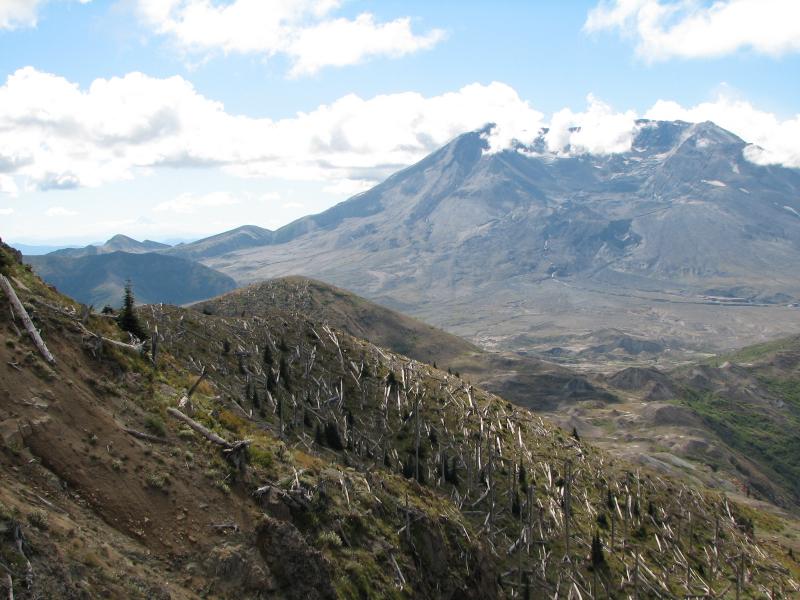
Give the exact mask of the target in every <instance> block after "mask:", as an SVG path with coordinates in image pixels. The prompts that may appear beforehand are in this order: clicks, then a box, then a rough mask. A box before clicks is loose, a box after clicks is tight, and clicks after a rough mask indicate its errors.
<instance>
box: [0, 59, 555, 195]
mask: <svg viewBox="0 0 800 600" xmlns="http://www.w3.org/2000/svg"><path fill="white" fill-rule="evenodd" d="M541 117H542V115H541V113H539V112H537V111H535V110H534V109H533V108H531V106H530V105H529V104H528V103H527V102H525V101H523V100H522V99H520V97H519V95H518V94H517V93H516V91H514V89H512V88H511V87H509V86H507V85H505V84H502V83H491V84H489V85H481V84H472V85H468V86H465V87H463V88H462V89H460V90H458V91H456V92H450V93H446V94H442V95H440V96H432V97H425V96H422V95H421V94H418V93H414V92H407V93H398V94H387V95H380V96H375V97H373V98H369V99H363V98H360V97H359V96H356V95H354V94H350V95H347V96H344V97H342V98H340V99H338V100H336V101H335V102H333V103H332V104H328V105H322V106H320V107H318V108H317V109H315V110H313V111H311V112H308V113H298V114H297V115H296V116H294V117H292V118H287V119H282V120H278V121H273V120H271V119H267V118H250V117H245V116H239V115H232V114H230V113H228V112H226V111H225V108H224V106H223V105H222V104H221V103H219V102H215V101H213V100H210V99H208V98H205V97H204V96H202V95H200V94H199V93H197V91H196V90H195V89H194V88H193V86H192V85H191V84H190V83H189V82H188V81H186V80H184V79H183V78H181V77H170V78H167V79H156V78H152V77H148V76H146V75H143V74H141V73H130V74H128V75H126V76H125V77H115V78H112V79H97V80H95V81H94V82H93V83H92V84H91V85H90V86H89V87H88V89H85V90H82V89H80V88H79V86H78V85H76V84H73V83H71V82H69V81H67V80H66V79H64V78H61V77H58V76H55V75H51V74H49V73H43V72H41V71H37V70H36V69H34V68H32V67H26V68H24V69H20V70H18V71H17V72H16V73H14V74H12V75H11V76H9V78H8V80H7V82H6V84H5V85H3V86H2V87H0V133H2V135H0V165H3V169H4V170H5V172H6V173H8V174H9V175H15V176H17V177H19V178H22V180H23V181H25V183H26V185H27V186H28V187H30V186H35V187H38V188H40V189H53V188H69V187H78V186H92V187H94V186H99V185H102V184H104V183H107V182H112V181H119V180H124V179H130V178H132V177H134V176H136V175H140V174H142V173H143V172H147V171H148V170H152V169H154V168H157V167H176V168H180V167H204V166H205V167H208V166H212V167H214V166H217V167H221V168H223V169H224V170H225V171H227V172H228V173H231V174H235V175H238V176H242V177H276V178H281V179H289V180H291V179H296V180H315V181H322V182H324V183H325V184H331V185H333V184H337V183H339V182H341V181H343V180H349V181H362V182H364V181H366V182H376V181H378V180H380V179H382V178H383V177H386V176H387V175H389V174H391V173H392V172H394V171H395V170H397V169H398V168H401V167H403V166H406V165H408V164H411V163H413V162H415V161H416V160H419V159H420V158H422V157H423V156H425V155H426V154H428V153H429V152H431V151H433V150H435V149H436V148H437V147H439V146H441V145H442V144H444V143H446V142H447V141H448V140H450V139H451V138H453V137H454V136H456V135H458V134H460V133H463V132H464V131H469V130H473V129H477V128H479V127H482V126H483V125H484V124H486V123H487V122H490V121H495V122H497V127H496V128H495V130H494V131H493V132H492V136H491V138H490V141H491V143H492V144H493V145H494V146H495V147H505V145H507V143H508V142H509V141H510V140H511V139H512V138H513V137H514V136H518V135H529V134H530V135H533V134H534V133H535V132H537V131H538V129H539V128H540V127H541V124H542V122H541Z"/></svg>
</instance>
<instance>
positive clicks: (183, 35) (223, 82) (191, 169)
mask: <svg viewBox="0 0 800 600" xmlns="http://www.w3.org/2000/svg"><path fill="white" fill-rule="evenodd" d="M798 6H800V3H798V2H796V1H793V0H792V1H789V0H758V1H757V2H756V1H755V0H726V1H721V2H716V3H714V4H713V5H712V3H710V2H702V1H700V0H697V1H689V2H686V1H683V0H681V2H677V0H676V1H672V0H614V1H606V2H596V1H587V2H579V1H571V2H557V1H547V2H545V1H536V0H527V1H521V0H520V1H506V2H477V1H471V2H464V1H462V2H450V1H437V2H409V1H406V2H389V1H382V2H376V1H365V0H349V1H348V0H341V1H337V0H298V1H296V2H287V1H286V0H275V1H274V2H272V1H270V2H268V1H265V0H259V1H254V0H227V1H225V2H223V1H217V0H214V1H212V0H159V1H158V2H156V1H154V0H117V1H113V0H106V1H103V0H93V1H89V2H86V1H75V0H49V1H47V0H40V1H39V2H36V1H34V0H0V85H1V86H2V87H0V130H2V131H3V135H2V136H0V236H2V237H3V238H4V239H10V240H11V241H16V242H27V243H37V242H38V243H84V242H88V241H96V240H102V239H105V238H107V237H110V236H111V235H113V234H114V233H118V232H122V233H127V234H129V235H133V236H135V237H140V238H142V237H149V238H152V239H173V238H186V239H189V238H195V237H199V236H203V235H207V234H211V233H215V232H218V231H221V230H223V229H227V228H230V227H235V226H237V225H241V224H245V223H253V224H257V225H261V226H264V227H269V228H275V227H278V226H280V225H283V224H285V223H287V222H289V221H291V220H293V219H295V218H297V217H299V216H302V215H303V214H308V213H311V212H318V211H320V210H323V209H324V208H326V207H328V206H330V205H332V204H334V203H335V202H338V201H341V200H342V199H344V198H346V197H348V196H349V195H351V194H352V193H355V192H357V191H360V190H363V189H366V188H368V187H369V186H370V185H373V184H374V183H376V182H378V181H380V179H381V178H383V177H385V176H386V175H388V174H390V173H391V172H392V171H393V170H396V169H398V168H401V167H402V166H404V165H406V164H410V163H411V162H414V161H416V160H418V159H420V158H422V157H423V156H424V155H425V154H426V153H427V152H429V151H431V150H432V149H433V148H435V147H436V146H438V145H440V144H442V143H445V142H446V141H447V140H448V139H450V138H451V137H453V136H454V135H457V134H458V133H460V132H462V131H465V130H468V129H471V128H474V127H478V126H480V124H481V123H482V122H485V121H487V120H492V121H500V122H501V123H499V127H498V130H499V131H500V133H499V134H498V138H497V139H496V140H494V143H493V146H495V147H496V148H497V149H502V147H503V145H504V144H507V142H508V141H509V140H510V139H511V138H515V137H516V138H521V139H522V138H525V137H526V136H528V137H532V136H533V135H535V134H536V133H537V132H538V130H539V128H541V127H543V126H548V127H551V128H554V127H555V128H559V127H560V128H562V130H563V131H566V128H568V127H570V126H572V125H575V124H579V125H581V126H582V128H583V129H584V135H585V137H584V138H582V140H581V143H582V144H583V145H582V146H581V144H576V143H575V142H576V140H574V139H573V140H571V142H572V143H571V144H570V147H571V148H573V149H574V148H575V147H578V148H581V147H582V148H583V151H587V152H614V151H622V150H624V149H625V145H626V144H629V140H630V132H631V128H632V127H633V120H634V119H635V118H636V117H642V116H649V117H656V118H684V119H686V120H705V119H707V118H713V120H716V121H718V122H719V123H720V124H721V125H722V126H724V127H727V128H729V129H731V130H732V131H734V132H735V133H737V134H739V135H740V136H742V137H743V138H744V139H746V140H747V141H749V142H753V143H754V144H757V145H758V146H760V147H762V148H764V151H763V152H761V153H760V154H759V155H758V156H757V159H756V160H760V161H763V162H770V163H779V164H783V165H786V166H791V167H800V142H798V141H797V140H798V138H800V107H798V101H797V98H799V97H800V25H797V24H798V23H800V10H799V9H798ZM589 95H591V97H589ZM300 113H302V114H300ZM565 139H566V138H564V137H563V135H562V136H556V135H554V136H553V139H552V140H550V141H549V142H548V144H550V143H551V142H552V148H551V149H552V151H553V152H556V153H558V152H559V151H560V150H561V146H560V144H563V143H564V140H565ZM573 151H574V150H573Z"/></svg>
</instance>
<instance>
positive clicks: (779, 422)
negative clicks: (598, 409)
mask: <svg viewBox="0 0 800 600" xmlns="http://www.w3.org/2000/svg"><path fill="white" fill-rule="evenodd" d="M673 377H674V378H675V379H676V380H677V381H678V383H679V385H680V388H681V390H682V393H681V398H680V402H682V403H684V404H686V405H688V406H689V407H691V408H692V409H693V410H694V411H696V412H697V413H698V414H699V415H700V416H701V417H702V418H703V419H704V421H705V423H706V424H707V425H708V426H709V427H710V428H711V429H712V430H714V431H715V432H716V433H717V434H718V435H719V436H720V437H721V438H722V439H723V440H724V441H725V442H726V443H727V444H729V445H730V446H731V447H733V448H735V449H737V450H739V451H740V452H742V453H744V454H745V455H746V456H747V457H748V458H749V459H750V460H753V461H755V462H756V463H758V464H759V465H760V466H761V467H762V468H763V469H764V471H765V472H766V474H767V475H769V476H770V478H772V479H773V480H774V481H776V482H777V483H779V484H780V485H781V486H783V487H784V488H786V489H787V490H788V491H789V493H790V496H791V501H792V502H793V503H794V504H800V436H798V435H797V432H798V431H800V338H799V337H793V338H787V339H783V340H777V341H774V342H770V343H768V344H760V345H757V346H751V347H748V348H744V349H742V350H740V351H737V352H734V353H731V354H727V355H723V356H720V357H716V358H714V359H713V360H710V361H708V363H707V364H705V365H701V366H700V368H697V367H692V368H683V369H679V370H678V371H676V372H675V373H673Z"/></svg>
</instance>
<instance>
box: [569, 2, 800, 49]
mask: <svg viewBox="0 0 800 600" xmlns="http://www.w3.org/2000/svg"><path fill="white" fill-rule="evenodd" d="M609 29H610V30H617V31H619V32H620V33H621V34H622V35H623V36H624V37H627V38H631V39H633V40H635V42H636V52H637V54H638V55H639V56H641V57H642V58H644V59H646V60H650V61H657V60H667V59H670V58H705V57H718V56H723V55H726V54H730V53H733V52H736V51H738V50H752V51H753V52H757V53H759V54H766V55H769V56H780V55H783V54H786V53H790V52H798V51H800V2H797V0H717V1H715V2H713V3H711V4H710V5H709V4H707V3H703V2H697V1H696V0H666V1H664V0H603V1H602V2H600V4H598V5H597V6H596V7H595V8H593V9H592V10H591V11H590V12H589V14H588V16H587V18H586V22H585V24H584V30H585V31H588V32H596V31H602V30H609Z"/></svg>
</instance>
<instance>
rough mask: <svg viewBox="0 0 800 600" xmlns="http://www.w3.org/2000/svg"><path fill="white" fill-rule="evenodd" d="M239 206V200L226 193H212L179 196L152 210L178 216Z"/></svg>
mask: <svg viewBox="0 0 800 600" xmlns="http://www.w3.org/2000/svg"><path fill="white" fill-rule="evenodd" d="M235 204H239V200H237V199H236V198H234V197H233V195H232V194H229V193H228V192H212V193H209V194H203V195H200V196H198V195H195V194H188V193H187V194H181V195H180V196H178V197H177V198H174V199H173V200H167V201H166V202H161V203H160V204H157V205H156V206H155V208H154V209H153V210H155V211H158V212H164V211H169V212H174V213H178V214H193V213H196V212H198V210H200V211H202V209H208V208H218V207H220V206H233V205H235Z"/></svg>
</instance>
